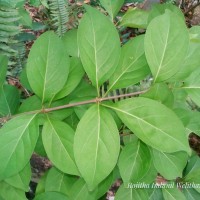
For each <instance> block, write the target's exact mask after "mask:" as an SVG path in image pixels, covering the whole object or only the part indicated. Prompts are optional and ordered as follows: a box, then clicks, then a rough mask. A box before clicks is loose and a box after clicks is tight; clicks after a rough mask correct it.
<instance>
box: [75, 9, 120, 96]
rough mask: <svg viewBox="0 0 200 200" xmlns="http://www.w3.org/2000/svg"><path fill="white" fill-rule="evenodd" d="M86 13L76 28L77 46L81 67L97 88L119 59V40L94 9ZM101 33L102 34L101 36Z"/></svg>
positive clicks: (110, 73)
mask: <svg viewBox="0 0 200 200" xmlns="http://www.w3.org/2000/svg"><path fill="white" fill-rule="evenodd" d="M85 8H86V11H87V13H86V14H85V15H84V17H83V18H82V19H81V22H80V25H79V28H78V45H79V50H80V58H81V61H82V64H83V67H84V69H85V71H86V73H87V75H88V76H89V78H90V80H91V81H92V84H93V85H94V86H95V87H96V88H97V93H98V95H99V87H100V85H102V83H103V82H105V81H106V80H107V79H108V78H110V76H111V75H112V74H113V72H114V70H115V68H116V67H117V64H118V61H119V57H120V40H119V35H118V33H117V30H116V29H115V26H114V25H113V24H112V22H111V21H110V20H109V19H108V18H107V17H106V16H104V15H103V14H102V13H100V12H99V11H97V10H96V9H94V8H92V7H89V6H85ZM102 33H103V34H102Z"/></svg>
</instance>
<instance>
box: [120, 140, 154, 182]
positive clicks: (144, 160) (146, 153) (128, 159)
mask: <svg viewBox="0 0 200 200" xmlns="http://www.w3.org/2000/svg"><path fill="white" fill-rule="evenodd" d="M151 162H152V159H151V154H150V150H149V148H148V147H147V146H146V145H145V144H144V143H142V142H141V141H140V140H136V141H134V142H131V143H129V144H127V145H126V146H125V147H124V148H123V149H122V152H121V154H120V157H119V162H118V166H119V171H120V174H121V177H122V180H123V182H124V183H125V184H127V183H130V182H131V183H136V182H139V181H140V180H141V179H142V178H143V177H144V176H145V175H146V174H147V172H148V170H149V168H150V166H151Z"/></svg>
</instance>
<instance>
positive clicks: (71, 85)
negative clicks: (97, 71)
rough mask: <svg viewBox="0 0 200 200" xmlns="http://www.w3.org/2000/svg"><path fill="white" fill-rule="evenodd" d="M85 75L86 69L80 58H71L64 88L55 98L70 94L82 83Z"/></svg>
mask: <svg viewBox="0 0 200 200" xmlns="http://www.w3.org/2000/svg"><path fill="white" fill-rule="evenodd" d="M83 75H84V70H83V66H82V63H81V61H80V59H78V58H75V57H72V58H71V59H70V68H69V77H68V79H67V82H66V83H65V85H64V87H63V88H62V90H61V91H60V92H59V93H58V94H57V95H56V96H55V98H54V99H61V98H63V97H65V96H67V95H68V94H70V93H71V92H72V91H73V90H74V89H75V88H76V87H77V85H78V84H79V83H80V81H81V79H82V77H83Z"/></svg>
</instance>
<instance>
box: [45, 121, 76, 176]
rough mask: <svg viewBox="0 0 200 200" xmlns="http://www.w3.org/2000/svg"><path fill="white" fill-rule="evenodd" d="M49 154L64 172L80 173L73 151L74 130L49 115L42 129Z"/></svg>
mask: <svg viewBox="0 0 200 200" xmlns="http://www.w3.org/2000/svg"><path fill="white" fill-rule="evenodd" d="M42 140H43V144H44V148H45V151H46V153H47V156H48V157H49V159H50V160H51V161H52V163H53V164H54V165H55V166H56V167H57V168H58V169H59V170H61V171H62V172H64V173H68V174H73V175H79V172H78V170H77V167H76V164H75V161H74V152H73V143H74V131H73V129H72V128H71V127H70V126H68V125H67V124H66V123H64V122H61V121H58V120H54V119H50V118H49V117H47V120H46V122H45V123H44V127H43V130H42Z"/></svg>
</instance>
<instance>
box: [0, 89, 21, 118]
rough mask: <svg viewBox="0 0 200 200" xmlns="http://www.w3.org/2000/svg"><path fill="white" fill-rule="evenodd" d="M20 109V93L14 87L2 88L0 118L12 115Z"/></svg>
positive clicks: (0, 91) (0, 90)
mask: <svg viewBox="0 0 200 200" xmlns="http://www.w3.org/2000/svg"><path fill="white" fill-rule="evenodd" d="M18 107H19V91H18V90H17V88H16V87H14V86H12V85H4V86H3V87H2V88H0V116H6V115H12V114H14V113H15V112H16V111H17V109H18Z"/></svg>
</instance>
